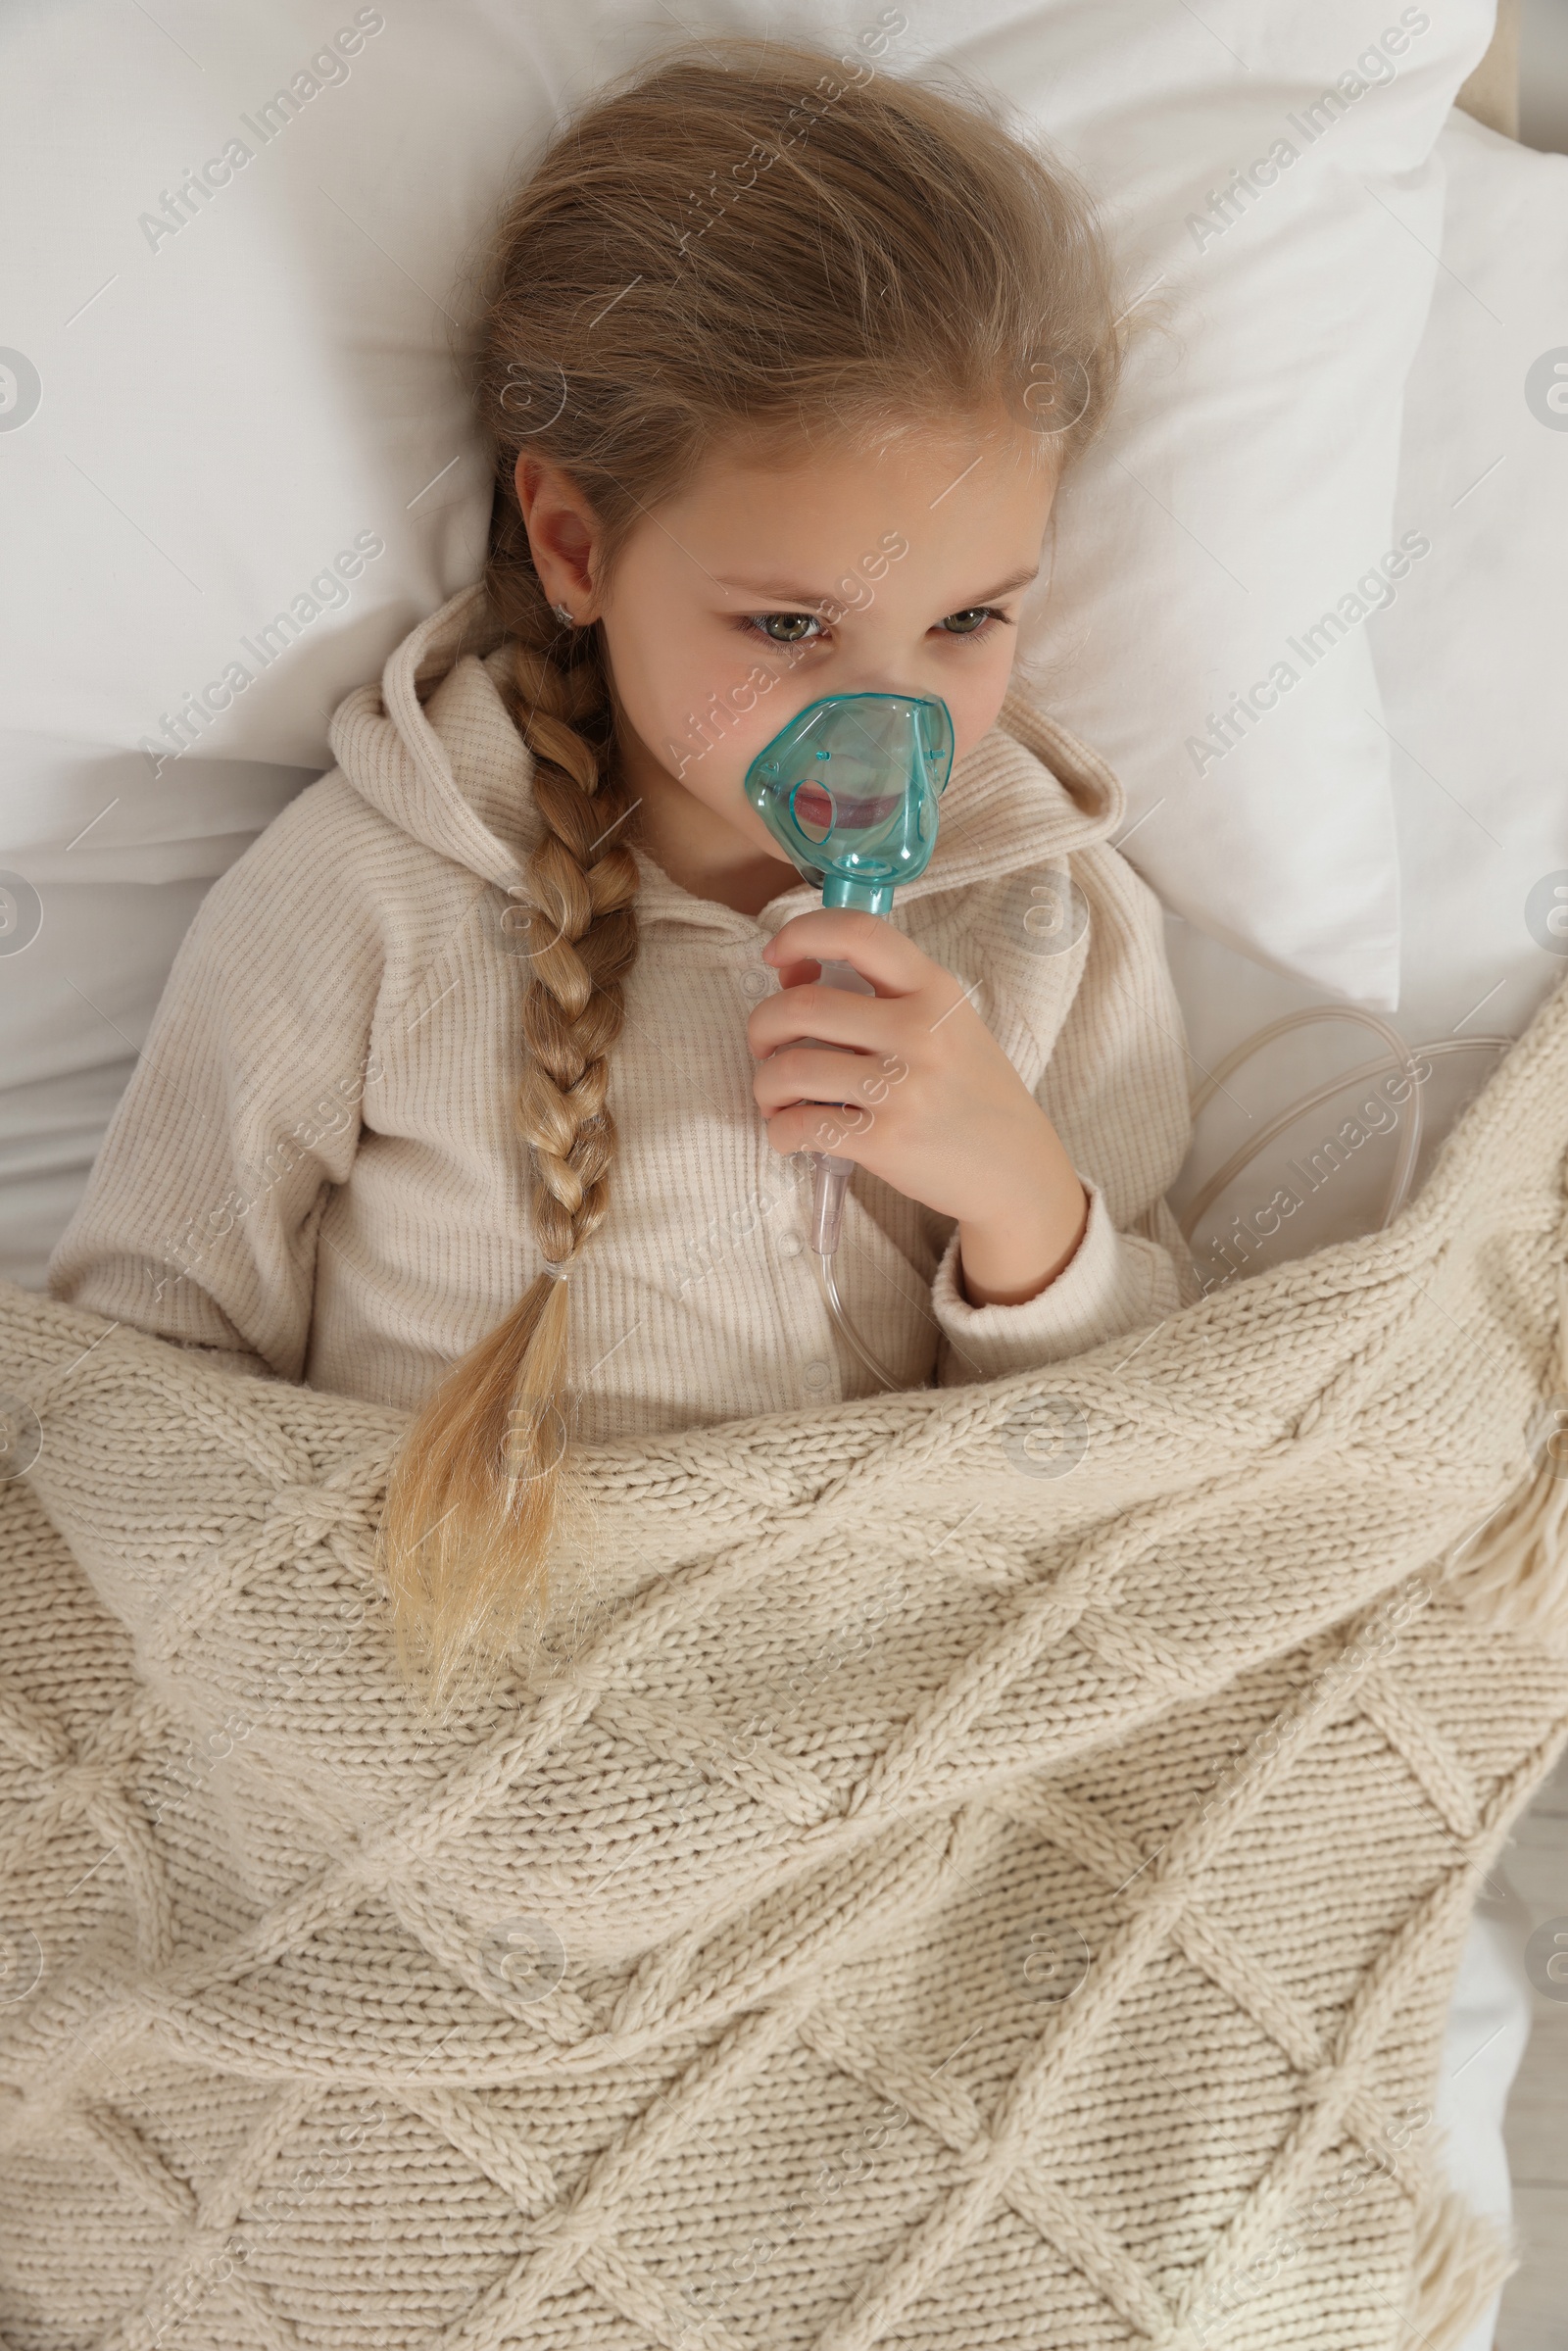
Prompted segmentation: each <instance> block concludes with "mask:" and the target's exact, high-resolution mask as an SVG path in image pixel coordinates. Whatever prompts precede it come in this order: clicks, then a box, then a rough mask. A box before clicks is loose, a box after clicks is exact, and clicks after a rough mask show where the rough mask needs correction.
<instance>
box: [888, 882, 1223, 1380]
mask: <svg viewBox="0 0 1568 2351" xmlns="http://www.w3.org/2000/svg"><path fill="white" fill-rule="evenodd" d="M1069 865H1070V870H1071V873H1072V877H1073V879H1074V880H1075V881H1076V882H1077V883H1078V885H1079V887H1080V888H1081V889H1082V891H1083V893H1084V895H1085V897H1086V899H1087V900H1088V902H1089V911H1090V945H1089V953H1088V955H1086V956H1085V959H1084V965H1083V970H1082V973H1081V975H1080V978H1079V982H1078V987H1077V989H1076V991H1075V993H1074V995H1073V999H1072V1002H1071V1004H1070V1005H1069V1006H1068V1009H1067V1012H1066V1016H1065V1018H1064V1019H1063V1021H1062V1023H1061V1027H1060V1029H1059V1030H1058V1032H1057V1035H1056V1037H1055V1040H1054V1045H1053V1048H1052V1051H1051V1053H1050V1055H1049V1058H1048V1060H1047V1063H1046V1067H1045V1070H1044V1073H1043V1075H1042V1077H1041V1079H1040V1083H1039V1085H1038V1086H1037V1088H1036V1098H1037V1100H1038V1101H1039V1102H1040V1103H1041V1105H1042V1107H1043V1108H1044V1109H1045V1111H1046V1113H1047V1115H1048V1116H1049V1117H1050V1119H1051V1121H1052V1124H1053V1125H1054V1127H1055V1129H1056V1132H1057V1134H1058V1135H1059V1136H1060V1137H1061V1141H1062V1144H1063V1146H1064V1147H1065V1149H1066V1151H1067V1153H1068V1156H1069V1157H1070V1158H1071V1160H1072V1163H1073V1165H1074V1167H1075V1168H1076V1169H1077V1171H1078V1175H1079V1179H1080V1181H1081V1182H1082V1184H1083V1186H1084V1190H1085V1191H1086V1193H1087V1194H1088V1196H1089V1221H1088V1223H1087V1225H1086V1227H1085V1229H1084V1235H1083V1238H1082V1240H1081V1241H1080V1242H1079V1244H1078V1247H1077V1249H1075V1250H1074V1252H1073V1254H1072V1256H1071V1257H1070V1258H1069V1259H1068V1261H1067V1263H1066V1264H1065V1265H1064V1266H1063V1268H1062V1270H1061V1272H1060V1273H1059V1274H1057V1276H1056V1278H1055V1280H1054V1282H1051V1283H1049V1284H1048V1285H1047V1287H1046V1288H1045V1289H1044V1290H1043V1291H1041V1292H1040V1294H1039V1296H1038V1297H1036V1298H1028V1299H1026V1300H1025V1301H1024V1303H1023V1304H1022V1305H1017V1306H972V1305H970V1304H969V1303H968V1301H967V1300H966V1299H965V1298H964V1296H963V1293H962V1290H961V1288H960V1286H959V1279H958V1234H957V1228H956V1226H955V1228H954V1230H953V1232H952V1233H951V1234H950V1236H949V1238H948V1243H947V1247H946V1249H944V1251H943V1255H942V1260H941V1263H940V1264H939V1266H938V1268H937V1272H936V1276H935V1279H934V1281H933V1284H932V1310H933V1312H934V1314H935V1316H936V1319H937V1322H938V1324H939V1326H940V1328H941V1331H942V1337H943V1344H942V1347H941V1349H940V1352H939V1359H938V1367H937V1380H938V1384H939V1385H940V1386H942V1387H961V1386H966V1385H968V1384H969V1383H971V1382H973V1381H976V1380H994V1379H1001V1378H1003V1377H1005V1375H1006V1374H1007V1373H1009V1372H1018V1371H1034V1370H1038V1369H1040V1368H1041V1367H1042V1366H1044V1365H1046V1364H1048V1363H1056V1362H1059V1361H1061V1360H1062V1358H1063V1357H1065V1356H1068V1355H1075V1354H1081V1353H1083V1352H1084V1351H1086V1350H1087V1349H1088V1348H1090V1347H1099V1346H1101V1345H1102V1344H1103V1342H1104V1341H1106V1340H1109V1339H1117V1338H1120V1337H1122V1336H1123V1334H1124V1333H1127V1332H1130V1331H1135V1330H1139V1329H1142V1328H1144V1327H1146V1326H1149V1325H1152V1324H1155V1323H1158V1322H1161V1321H1163V1319H1164V1318H1165V1316H1166V1315H1168V1314H1171V1313H1173V1312H1174V1311H1175V1310H1176V1308H1177V1307H1178V1306H1181V1305H1184V1304H1186V1303H1188V1302H1190V1301H1191V1300H1192V1299H1193V1298H1197V1296H1198V1295H1199V1280H1198V1275H1197V1272H1196V1270H1195V1268H1194V1266H1193V1261H1192V1258H1191V1256H1190V1254H1189V1252H1188V1249H1187V1248H1186V1245H1185V1243H1184V1242H1183V1240H1182V1236H1181V1231H1180V1228H1179V1227H1178V1225H1177V1223H1176V1219H1175V1217H1174V1216H1173V1214H1172V1213H1171V1210H1170V1207H1169V1205H1168V1203H1167V1201H1166V1200H1165V1197H1164V1196H1165V1189H1166V1187H1167V1185H1169V1184H1170V1183H1171V1182H1172V1181H1173V1179H1174V1177H1175V1175H1176V1173H1177V1170H1178V1169H1179V1168H1180V1166H1181V1163H1182V1161H1183V1159H1184V1158H1185V1156H1186V1154H1187V1149H1188V1145H1189V1142H1190V1140H1191V1134H1192V1121H1191V1118H1190V1116H1189V1113H1188V1107H1187V1104H1188V1080H1187V1039H1186V1032H1185V1028H1184V1025H1183V1021H1182V1014H1181V1006H1180V1004H1178V1002H1177V999H1176V991H1175V987H1174V985H1173V983H1172V980H1171V976H1170V969H1169V965H1168V963H1167V961H1166V958H1165V947H1164V929H1163V916H1162V914H1161V911H1160V906H1159V901H1158V899H1157V898H1156V897H1155V896H1154V893H1153V892H1152V890H1151V889H1150V888H1149V887H1148V885H1147V884H1146V883H1145V882H1143V881H1141V880H1140V879H1139V877H1138V875H1137V874H1136V873H1134V871H1133V869H1132V867H1131V866H1130V865H1129V864H1128V863H1127V862H1126V860H1125V859H1124V858H1123V857H1119V856H1118V855H1117V853H1116V851H1115V850H1113V849H1111V848H1109V847H1108V846H1105V845H1099V844H1097V845H1095V846H1092V847H1090V848H1087V849H1084V850H1081V851H1078V852H1075V853H1074V854H1073V855H1072V857H1070V859H1069Z"/></svg>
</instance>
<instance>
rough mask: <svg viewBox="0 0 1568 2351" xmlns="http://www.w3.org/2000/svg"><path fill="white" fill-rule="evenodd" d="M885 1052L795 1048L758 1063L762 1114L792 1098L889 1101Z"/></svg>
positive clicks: (755, 1082)
mask: <svg viewBox="0 0 1568 2351" xmlns="http://www.w3.org/2000/svg"><path fill="white" fill-rule="evenodd" d="M892 1057H893V1056H892V1055H890V1054H882V1053H815V1052H813V1051H811V1049H810V1048H809V1047H803V1046H796V1047H794V1048H793V1049H792V1050H791V1051H790V1052H788V1053H774V1054H773V1056H772V1057H771V1059H769V1060H766V1061H762V1062H760V1063H759V1065H758V1067H757V1069H756V1071H755V1073H754V1074H753V1078H752V1092H753V1094H754V1096H755V1097H756V1099H757V1103H758V1106H759V1108H760V1110H761V1111H762V1113H763V1115H764V1117H765V1116H766V1115H767V1114H768V1113H769V1112H771V1111H773V1110H781V1109H785V1108H787V1107H788V1105H789V1104H790V1103H791V1102H847V1103H850V1104H852V1105H854V1106H856V1107H858V1108H859V1109H869V1108H870V1107H872V1106H873V1105H874V1104H875V1103H876V1102H885V1101H886V1100H887V1095H888V1089H889V1085H890V1083H891V1080H890V1076H889V1072H888V1070H887V1068H886V1067H885V1066H884V1064H885V1063H886V1062H887V1061H889V1060H891V1059H892Z"/></svg>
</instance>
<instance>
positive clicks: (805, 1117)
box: [765, 1102, 873, 1166]
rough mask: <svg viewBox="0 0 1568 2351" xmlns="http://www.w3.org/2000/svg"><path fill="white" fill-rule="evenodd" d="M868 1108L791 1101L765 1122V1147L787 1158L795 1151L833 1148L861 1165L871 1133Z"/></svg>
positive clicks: (841, 1156)
mask: <svg viewBox="0 0 1568 2351" xmlns="http://www.w3.org/2000/svg"><path fill="white" fill-rule="evenodd" d="M872 1126H873V1120H872V1117H871V1114H870V1112H869V1111H864V1112H857V1111H854V1110H842V1109H839V1108H837V1107H835V1106H834V1105H833V1104H831V1103H825V1102H792V1103H791V1104H790V1106H789V1108H788V1109H785V1110H775V1111H774V1112H773V1113H772V1115H771V1116H770V1117H769V1118H768V1120H767V1122H766V1128H765V1132H766V1135H767V1142H768V1149H769V1150H770V1151H778V1152H779V1153H780V1154H781V1156H783V1157H784V1158H788V1157H789V1156H790V1155H791V1154H792V1153H793V1152H795V1151H832V1152H834V1153H836V1155H837V1156H838V1157H839V1158H841V1159H853V1160H854V1161H855V1162H856V1164H857V1166H858V1165H860V1164H861V1163H862V1162H861V1153H862V1151H864V1150H865V1148H866V1146H867V1143H868V1141H869V1138H870V1135H871V1132H872Z"/></svg>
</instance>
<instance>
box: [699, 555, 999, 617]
mask: <svg viewBox="0 0 1568 2351" xmlns="http://www.w3.org/2000/svg"><path fill="white" fill-rule="evenodd" d="M1039 577H1040V565H1039V564H1038V563H1036V564H1035V565H1034V567H1033V569H1032V570H1028V571H1009V572H1008V574H1007V576H1006V578H1005V579H1003V580H999V581H998V582H997V584H996V586H995V587H994V588H987V589H985V590H984V591H983V592H982V593H981V594H980V595H979V596H971V597H970V598H969V601H968V604H961V605H960V604H956V605H954V606H953V608H952V609H953V611H954V612H967V611H968V610H969V607H970V605H976V604H993V603H994V602H995V601H996V599H997V598H998V597H999V596H1007V595H1010V594H1011V592H1012V590H1013V589H1014V588H1026V587H1027V586H1028V585H1029V582H1030V581H1031V580H1032V579H1038V578H1039ZM718 585H719V587H721V588H738V589H739V590H740V592H741V594H742V595H743V596H776V597H777V598H778V600H779V602H780V604H804V605H810V606H813V607H814V606H816V605H820V604H836V603H837V602H838V598H837V597H836V596H834V595H832V594H831V593H829V594H823V593H821V592H819V591H818V590H816V589H813V588H800V587H785V586H783V585H782V584H781V583H780V582H779V581H777V580H764V581H762V582H760V583H759V582H758V581H756V580H750V579H721V580H719V581H718Z"/></svg>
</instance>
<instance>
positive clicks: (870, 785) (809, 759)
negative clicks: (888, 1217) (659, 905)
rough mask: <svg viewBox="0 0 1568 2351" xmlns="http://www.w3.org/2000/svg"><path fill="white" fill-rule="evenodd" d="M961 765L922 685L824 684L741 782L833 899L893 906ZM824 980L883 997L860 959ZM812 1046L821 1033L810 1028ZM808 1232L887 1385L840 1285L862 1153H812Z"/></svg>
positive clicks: (826, 899)
mask: <svg viewBox="0 0 1568 2351" xmlns="http://www.w3.org/2000/svg"><path fill="white" fill-rule="evenodd" d="M952 768H953V717H952V713H951V712H950V711H949V710H948V706H947V704H946V703H945V702H942V701H939V700H936V699H934V698H932V697H929V696H926V695H918V694H826V695H824V696H823V697H822V699H821V700H820V701H819V702H813V703H809V704H808V706H807V708H806V709H805V710H800V711H798V712H797V713H796V715H795V716H794V717H793V718H792V719H791V720H790V721H789V723H788V725H786V726H782V727H780V729H779V731H778V733H777V734H776V735H775V736H774V737H773V739H772V741H771V742H770V743H765V744H764V745H763V746H762V749H761V750H760V752H759V753H758V755H757V757H756V759H754V760H753V761H752V763H751V765H750V767H748V769H747V770H746V779H745V783H744V785H743V787H742V789H743V790H744V792H745V794H746V797H747V799H748V800H749V801H750V803H751V805H752V807H753V808H755V809H756V810H757V812H758V814H759V815H760V817H761V819H762V822H763V823H764V824H765V825H766V826H767V829H768V831H769V832H770V833H771V834H772V836H773V838H774V840H775V841H776V842H777V843H778V844H779V847H780V848H781V849H782V850H783V852H784V854H785V856H786V857H788V858H789V859H790V861H791V863H792V864H793V865H795V866H796V867H797V868H798V869H799V871H800V872H801V873H803V874H804V875H805V876H806V877H807V879H808V880H809V881H813V882H814V881H819V882H820V883H821V885H822V904H823V905H824V906H858V907H861V908H863V909H864V911H865V912H866V913H868V914H885V913H886V912H887V911H888V908H889V907H890V906H892V904H893V893H894V891H895V890H896V889H897V887H898V885H899V884H900V882H912V881H913V880H914V878H915V876H916V875H917V874H921V873H923V872H924V871H925V869H926V867H927V865H929V863H930V862H931V854H932V852H933V850H934V849H935V848H936V845H937V803H938V801H939V800H940V798H941V796H942V793H943V791H944V790H945V788H946V786H947V781H948V777H949V775H950V773H951V772H952ZM822 985H823V986H824V987H827V988H843V989H846V990H849V991H851V992H853V993H854V994H856V995H859V996H874V995H875V994H876V990H875V989H874V988H873V987H872V986H871V984H870V982H869V980H866V979H862V977H861V976H860V974H859V972H858V971H857V970H856V969H855V967H854V965H853V964H850V963H843V962H828V963H824V964H823V965H822ZM802 1042H803V1043H805V1044H815V1043H818V1042H820V1040H817V1039H814V1038H806V1039H803V1040H802ZM811 1159H812V1164H813V1180H812V1202H811V1225H810V1241H811V1247H812V1249H813V1250H814V1251H815V1252H816V1257H817V1262H818V1265H819V1268H820V1270H821V1275H822V1281H823V1286H824V1288H825V1290H826V1293H827V1300H828V1305H829V1307H830V1309H831V1311H832V1314H833V1318H834V1320H835V1322H836V1323H837V1324H838V1327H839V1329H840V1330H841V1331H842V1332H843V1334H844V1336H845V1338H846V1339H847V1340H848V1342H849V1344H850V1345H851V1347H854V1349H855V1351H856V1353H857V1354H858V1356H859V1357H860V1359H861V1361H862V1362H864V1363H865V1364H867V1366H868V1367H869V1368H870V1369H871V1370H872V1371H874V1372H875V1373H876V1375H877V1377H878V1378H879V1379H880V1380H881V1381H882V1382H883V1383H884V1385H885V1386H887V1387H889V1388H892V1387H896V1386H897V1385H898V1383H897V1382H896V1381H894V1380H893V1379H892V1378H891V1377H890V1376H889V1374H888V1373H887V1372H886V1371H884V1369H883V1368H882V1366H881V1364H879V1363H878V1362H877V1361H876V1359H875V1357H874V1356H872V1355H871V1354H870V1353H869V1352H868V1351H867V1349H866V1347H865V1346H864V1344H863V1342H862V1341H861V1339H860V1337H859V1335H858V1332H857V1331H856V1330H855V1328H854V1326H853V1325H852V1324H851V1323H850V1321H849V1319H848V1317H847V1316H846V1314H845V1312H844V1308H843V1304H842V1302H841V1300H840V1298H839V1295H838V1285H837V1282H836V1280H835V1278H834V1272H833V1253H834V1251H835V1249H837V1247H838V1239H839V1226H840V1222H841V1220H842V1217H843V1213H844V1195H845V1191H846V1189H847V1187H848V1185H849V1180H850V1170H851V1169H852V1167H853V1166H854V1164H855V1162H854V1161H853V1159H846V1158H842V1157H840V1156H839V1155H838V1154H837V1153H836V1152H833V1151H813V1152H812V1153H811Z"/></svg>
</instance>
